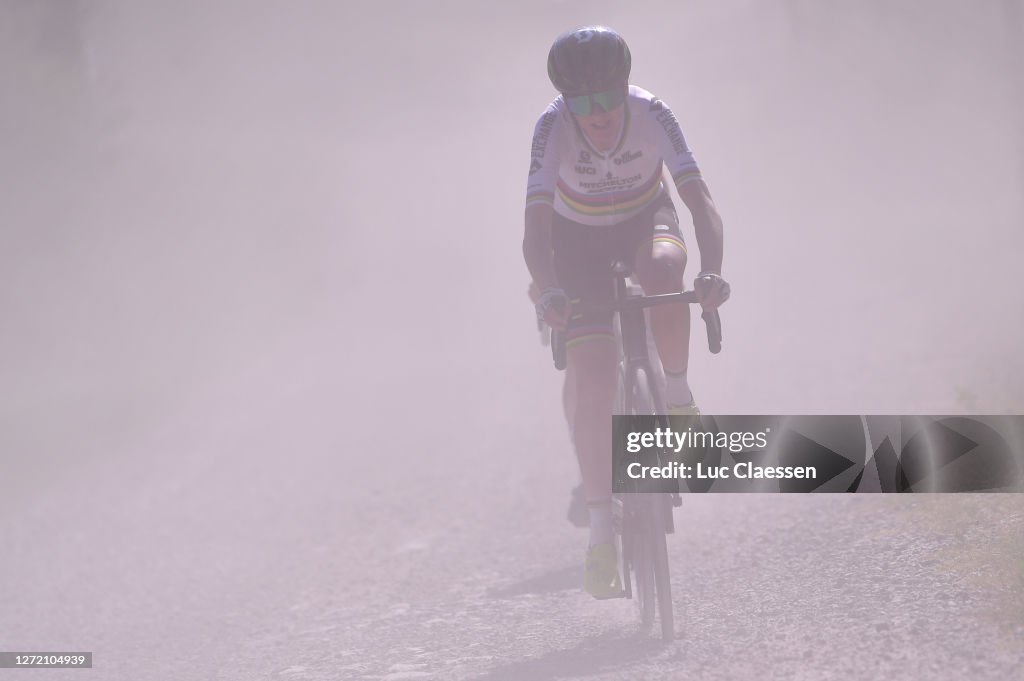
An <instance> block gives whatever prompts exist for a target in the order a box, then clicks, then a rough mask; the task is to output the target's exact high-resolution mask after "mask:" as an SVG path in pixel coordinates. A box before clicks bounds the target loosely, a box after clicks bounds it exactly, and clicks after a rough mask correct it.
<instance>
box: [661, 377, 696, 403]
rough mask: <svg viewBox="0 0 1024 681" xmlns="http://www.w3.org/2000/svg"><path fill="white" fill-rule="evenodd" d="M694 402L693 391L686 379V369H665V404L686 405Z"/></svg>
mask: <svg viewBox="0 0 1024 681" xmlns="http://www.w3.org/2000/svg"><path fill="white" fill-rule="evenodd" d="M692 403H693V393H691V392H690V384H689V383H688V382H687V381H686V369H683V370H682V371H669V370H668V369H665V404H666V405H668V406H669V407H685V406H686V405H688V404H692Z"/></svg>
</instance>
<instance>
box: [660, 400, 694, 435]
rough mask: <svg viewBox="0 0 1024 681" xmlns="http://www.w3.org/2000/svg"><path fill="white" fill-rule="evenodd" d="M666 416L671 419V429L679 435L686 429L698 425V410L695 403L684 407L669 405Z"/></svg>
mask: <svg viewBox="0 0 1024 681" xmlns="http://www.w3.org/2000/svg"><path fill="white" fill-rule="evenodd" d="M668 415H669V416H670V417H671V418H670V419H669V421H670V422H671V423H672V429H673V430H675V431H678V432H680V433H681V432H685V431H686V429H687V428H693V427H694V426H697V425H700V408H699V407H698V406H697V403H696V402H690V403H689V404H684V405H677V404H670V405H668Z"/></svg>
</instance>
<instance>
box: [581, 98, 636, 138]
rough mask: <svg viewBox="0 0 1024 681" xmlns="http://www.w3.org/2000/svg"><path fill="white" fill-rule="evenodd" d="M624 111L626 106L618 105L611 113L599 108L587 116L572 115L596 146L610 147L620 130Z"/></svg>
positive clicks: (595, 108)
mask: <svg viewBox="0 0 1024 681" xmlns="http://www.w3.org/2000/svg"><path fill="white" fill-rule="evenodd" d="M625 111H626V105H625V104H620V105H619V106H617V107H615V108H614V109H612V110H611V111H604V110H603V109H601V108H600V107H594V109H593V110H592V111H591V112H590V114H589V115H587V116H583V115H581V114H573V115H574V116H576V121H577V122H578V123H579V124H580V127H581V128H583V132H585V133H587V137H589V138H590V140H591V141H592V142H594V143H595V144H597V145H598V146H610V145H612V144H614V143H615V139H616V138H617V137H618V134H619V130H620V129H621V128H622V119H623V116H624V114H625Z"/></svg>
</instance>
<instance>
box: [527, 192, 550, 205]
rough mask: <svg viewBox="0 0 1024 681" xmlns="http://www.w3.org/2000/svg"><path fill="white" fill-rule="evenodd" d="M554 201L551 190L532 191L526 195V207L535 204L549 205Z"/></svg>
mask: <svg viewBox="0 0 1024 681" xmlns="http://www.w3.org/2000/svg"><path fill="white" fill-rule="evenodd" d="M554 202H555V195H554V194H552V193H551V192H534V193H532V194H528V195H527V196H526V207H527V208H529V207H530V206H536V205H546V206H550V205H552V204H553V203H554Z"/></svg>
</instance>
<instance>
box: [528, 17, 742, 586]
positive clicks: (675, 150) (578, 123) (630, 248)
mask: <svg viewBox="0 0 1024 681" xmlns="http://www.w3.org/2000/svg"><path fill="white" fill-rule="evenodd" d="M630 64H631V56H630V51H629V48H628V47H627V46H626V42H625V41H624V40H623V39H622V37H621V36H620V35H619V34H618V33H616V32H615V31H613V30H611V29H609V28H606V27H601V26H587V27H583V28H578V29H575V30H572V31H568V32H566V33H563V34H562V35H561V36H559V37H558V38H557V39H556V40H555V42H554V44H553V45H552V46H551V50H550V51H549V53H548V76H549V77H550V79H551V82H552V84H553V85H554V86H555V89H556V90H558V91H559V92H560V93H561V94H560V96H558V97H557V98H556V99H555V100H554V101H553V102H552V103H551V104H550V105H549V106H548V107H547V110H546V111H545V112H544V113H543V114H542V115H541V117H540V119H539V120H538V121H537V125H536V127H535V129H534V134H533V144H532V148H531V160H530V168H529V177H528V181H527V196H526V216H525V222H526V227H525V236H524V239H523V254H524V257H525V259H526V264H527V267H528V268H529V271H530V275H531V276H532V278H533V286H535V287H536V290H537V291H539V294H538V295H537V296H536V309H537V315H538V317H540V318H541V319H543V320H544V321H545V322H547V323H548V324H549V325H550V326H552V327H553V328H556V329H559V330H562V331H564V332H565V336H566V347H567V356H568V367H567V375H566V380H567V381H568V382H569V389H568V392H567V394H568V395H570V396H571V400H569V401H568V402H567V407H568V409H569V411H570V412H571V413H570V416H571V423H570V430H571V433H572V435H573V442H574V444H575V449H576V454H577V457H578V459H579V463H580V473H581V477H582V479H583V487H584V491H585V496H586V501H587V509H588V515H589V525H590V538H589V543H588V548H587V557H586V572H585V576H584V588H585V590H586V591H587V592H588V593H590V594H591V595H592V596H594V597H595V598H611V597H615V596H619V595H620V594H621V588H622V587H621V579H620V577H619V574H618V559H617V556H616V553H615V545H614V543H613V538H614V535H613V530H612V512H611V496H612V494H611V487H612V484H611V478H612V465H611V440H612V438H611V413H612V409H613V406H614V399H615V387H616V369H615V368H616V364H617V361H618V358H617V357H616V346H615V344H614V342H613V341H614V335H613V330H612V314H611V313H610V312H608V313H594V312H584V313H580V312H574V310H573V306H574V304H577V303H579V302H580V300H588V301H600V300H608V299H610V298H611V295H612V281H613V280H612V273H611V263H612V262H613V261H614V260H622V261H625V262H627V263H628V264H629V265H631V266H632V268H633V272H634V273H635V276H636V278H637V280H638V281H639V283H640V285H641V286H642V287H643V289H644V292H645V293H646V294H648V295H652V294H659V293H673V292H677V291H681V290H682V289H683V271H684V268H685V266H686V260H687V251H686V244H685V242H684V241H683V237H682V234H681V233H680V231H679V223H678V219H677V217H676V212H675V209H674V207H673V205H672V200H671V198H670V196H669V193H668V187H667V181H671V182H673V183H674V184H675V185H676V187H677V189H678V192H679V195H680V198H682V200H683V203H685V204H686V207H687V208H688V209H689V211H690V214H691V215H692V217H693V224H694V230H695V232H696V235H697V245H698V247H699V250H700V257H701V271H700V275H699V276H698V279H697V281H696V282H695V286H696V287H697V292H698V295H699V296H700V299H701V303H702V304H703V305H704V306H705V307H717V306H718V305H721V304H722V303H724V302H725V301H726V300H727V299H728V297H729V285H728V284H727V283H726V282H725V280H724V279H722V277H721V269H722V220H721V218H720V217H719V215H718V211H717V210H716V209H715V205H714V203H713V202H712V200H711V195H710V193H709V191H708V187H707V184H705V182H704V180H703V178H702V176H701V173H700V170H699V169H698V167H697V163H696V161H695V160H694V157H693V154H692V152H691V151H690V148H689V147H688V146H687V143H686V140H685V138H684V137H683V133H682V130H681V129H680V127H679V123H678V122H677V121H676V118H675V116H674V115H673V114H672V111H671V110H670V109H669V108H668V106H667V105H665V103H664V102H662V101H661V100H660V99H657V98H656V97H654V95H652V94H651V93H650V92H647V91H646V90H643V89H641V88H639V87H636V86H635V85H630V84H629V80H628V79H629V72H630ZM666 171H667V172H666ZM650 324H651V329H652V332H653V335H654V341H655V345H656V347H657V349H658V354H659V356H660V358H661V362H662V365H663V366H664V368H665V375H666V386H665V393H666V395H665V397H666V403H667V405H668V410H669V413H671V414H684V415H685V414H690V415H693V414H698V413H699V410H698V408H697V405H696V404H695V402H694V399H693V395H692V393H691V391H690V387H689V384H688V383H687V380H686V369H687V364H688V355H689V352H688V351H689V336H690V312H689V307H688V306H687V305H684V304H679V305H666V306H661V307H656V308H653V309H651V310H650Z"/></svg>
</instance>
